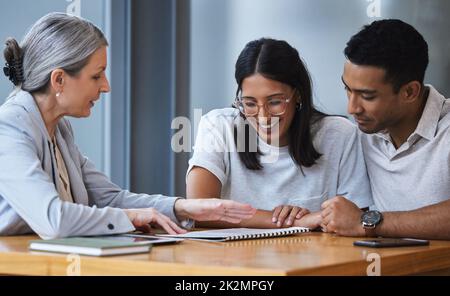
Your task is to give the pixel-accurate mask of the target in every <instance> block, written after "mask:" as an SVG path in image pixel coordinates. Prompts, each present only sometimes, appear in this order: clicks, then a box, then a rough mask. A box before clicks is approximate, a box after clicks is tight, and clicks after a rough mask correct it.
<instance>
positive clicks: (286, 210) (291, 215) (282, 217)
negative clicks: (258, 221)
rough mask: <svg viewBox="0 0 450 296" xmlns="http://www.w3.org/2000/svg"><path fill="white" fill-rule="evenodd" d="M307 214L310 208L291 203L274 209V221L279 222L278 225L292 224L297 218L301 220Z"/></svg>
mask: <svg viewBox="0 0 450 296" xmlns="http://www.w3.org/2000/svg"><path fill="white" fill-rule="evenodd" d="M307 214H309V210H308V209H304V208H301V207H296V206H290V205H280V206H278V207H276V208H275V209H273V211H272V222H273V223H277V227H283V226H284V227H285V226H292V225H293V224H294V221H295V220H299V219H301V218H302V217H303V216H305V215H307Z"/></svg>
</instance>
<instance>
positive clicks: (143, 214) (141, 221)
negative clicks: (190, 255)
mask: <svg viewBox="0 0 450 296" xmlns="http://www.w3.org/2000/svg"><path fill="white" fill-rule="evenodd" d="M124 211H125V214H127V216H128V218H129V219H130V221H131V223H133V226H134V227H136V229H138V230H141V231H143V232H150V230H151V228H150V225H158V226H160V227H161V228H163V229H164V230H165V231H166V232H167V233H169V234H178V233H185V232H186V230H184V229H183V228H181V227H179V226H178V225H177V224H176V223H175V222H173V221H172V220H170V218H169V217H167V216H165V215H163V214H161V213H160V212H158V211H157V210H155V209H154V208H145V209H126V210H124Z"/></svg>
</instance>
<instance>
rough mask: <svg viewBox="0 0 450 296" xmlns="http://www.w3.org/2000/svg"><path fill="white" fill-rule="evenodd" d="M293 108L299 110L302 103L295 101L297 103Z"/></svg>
mask: <svg viewBox="0 0 450 296" xmlns="http://www.w3.org/2000/svg"><path fill="white" fill-rule="evenodd" d="M295 109H296V110H297V111H300V110H301V109H302V103H297V104H296V105H295Z"/></svg>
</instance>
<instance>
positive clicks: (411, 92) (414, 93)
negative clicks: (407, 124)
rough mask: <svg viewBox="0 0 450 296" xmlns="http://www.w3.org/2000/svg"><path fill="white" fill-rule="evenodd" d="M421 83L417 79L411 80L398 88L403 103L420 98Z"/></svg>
mask: <svg viewBox="0 0 450 296" xmlns="http://www.w3.org/2000/svg"><path fill="white" fill-rule="evenodd" d="M421 91H422V84H421V83H420V82H419V81H411V82H409V83H407V84H405V85H404V86H402V88H401V89H400V93H401V96H402V98H403V99H404V101H405V103H413V102H415V101H417V100H418V99H420V93H421Z"/></svg>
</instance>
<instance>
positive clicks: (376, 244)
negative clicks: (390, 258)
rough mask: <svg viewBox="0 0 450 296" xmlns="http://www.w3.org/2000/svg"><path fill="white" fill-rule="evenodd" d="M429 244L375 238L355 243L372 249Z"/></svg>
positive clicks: (410, 239) (425, 244)
mask: <svg viewBox="0 0 450 296" xmlns="http://www.w3.org/2000/svg"><path fill="white" fill-rule="evenodd" d="M429 244H430V242H429V241H427V240H422V239H412V238H374V239H367V240H359V241H355V242H353V245H354V246H358V247H370V248H395V247H412V246H428V245H429Z"/></svg>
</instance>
